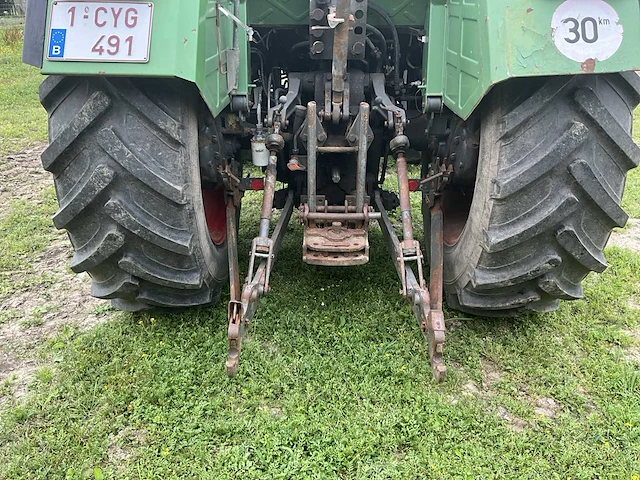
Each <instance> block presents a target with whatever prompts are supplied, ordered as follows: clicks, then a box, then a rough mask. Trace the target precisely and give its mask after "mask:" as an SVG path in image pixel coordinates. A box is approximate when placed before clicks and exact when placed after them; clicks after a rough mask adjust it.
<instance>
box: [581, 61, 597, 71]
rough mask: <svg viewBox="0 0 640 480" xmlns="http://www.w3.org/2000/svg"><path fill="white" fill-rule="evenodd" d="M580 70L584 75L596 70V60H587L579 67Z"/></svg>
mask: <svg viewBox="0 0 640 480" xmlns="http://www.w3.org/2000/svg"><path fill="white" fill-rule="evenodd" d="M580 69H581V70H582V71H583V72H585V73H593V72H594V71H595V69H596V59H595V58H587V59H586V60H585V61H584V62H582V64H581V65H580Z"/></svg>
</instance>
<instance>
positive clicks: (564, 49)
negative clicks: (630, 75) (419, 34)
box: [423, 0, 640, 119]
mask: <svg viewBox="0 0 640 480" xmlns="http://www.w3.org/2000/svg"><path fill="white" fill-rule="evenodd" d="M639 8H640V7H639V3H638V2H630V1H627V0H607V1H604V0H567V1H561V0H556V1H546V0H545V1H535V0H449V1H446V0H435V1H432V2H431V6H430V11H429V16H428V26H429V28H428V42H427V46H426V48H425V49H424V55H425V58H424V64H423V65H424V76H425V84H424V88H425V96H426V97H443V98H444V104H445V105H446V106H447V107H448V108H449V109H451V110H452V111H453V112H454V113H456V114H457V115H458V116H460V117H462V118H465V119H466V118H468V117H469V115H471V113H472V112H473V111H474V109H475V108H476V106H477V105H478V104H479V103H480V101H481V100H482V98H483V97H484V96H485V95H486V94H487V93H488V92H489V90H490V89H491V87H492V86H493V85H496V84H497V83H500V82H502V81H504V80H507V79H510V78H516V77H532V76H557V75H576V74H589V73H608V72H612V73H613V72H623V71H628V70H638V69H640V50H639V47H640V10H639ZM425 104H426V102H425Z"/></svg>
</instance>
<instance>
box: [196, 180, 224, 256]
mask: <svg viewBox="0 0 640 480" xmlns="http://www.w3.org/2000/svg"><path fill="white" fill-rule="evenodd" d="M202 203H203V206H204V215H205V218H206V220H207V229H208V230H209V236H210V237H211V241H212V242H213V243H214V245H221V244H222V243H224V241H225V239H226V238H227V209H226V205H225V203H224V190H222V189H221V188H219V189H216V190H211V189H205V188H203V189H202Z"/></svg>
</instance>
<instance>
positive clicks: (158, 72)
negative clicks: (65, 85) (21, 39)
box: [23, 0, 249, 115]
mask: <svg viewBox="0 0 640 480" xmlns="http://www.w3.org/2000/svg"><path fill="white" fill-rule="evenodd" d="M81 3H82V2H65V1H58V0H30V3H29V9H28V13H27V22H26V30H25V50H24V52H23V60H24V61H25V62H26V63H30V64H32V65H36V66H40V67H41V72H42V73H43V74H46V75H83V76H98V75H108V76H124V77H148V78H162V77H166V78H173V77H177V78H182V79H184V80H187V81H189V82H192V83H194V84H196V85H197V87H198V89H199V90H200V93H201V95H202V98H203V99H204V100H205V102H206V103H207V106H208V107H209V109H210V110H211V112H212V114H213V115H217V114H218V113H220V112H221V111H222V110H223V109H224V108H225V107H226V106H227V105H229V103H230V102H231V99H232V97H233V96H238V97H240V98H246V96H247V93H248V88H249V86H248V84H249V81H248V76H249V75H248V71H247V63H248V48H249V42H248V41H247V34H246V32H245V31H244V30H243V29H242V28H241V27H239V26H238V25H239V23H240V22H244V20H245V19H246V2H236V3H235V4H234V2H233V1H229V0H220V1H211V0H194V1H181V2H176V1H173V0H153V1H152V2H136V1H133V2H127V3H129V4H135V3H140V4H143V5H151V6H152V13H151V17H152V27H151V29H150V33H149V35H150V37H149V49H148V57H147V58H146V59H145V60H144V61H134V62H127V61H117V62H116V61H113V60H111V61H109V60H110V58H109V53H108V51H109V50H111V51H113V47H110V46H109V44H108V40H109V39H108V38H104V39H103V40H102V42H100V44H98V43H97V42H98V39H99V38H100V35H99V29H94V30H95V31H92V32H91V33H89V34H88V35H87V38H83V41H86V42H91V43H95V45H96V47H95V48H97V49H99V48H101V47H102V48H104V53H103V54H102V55H101V57H100V58H104V60H105V61H96V59H95V58H94V59H93V61H74V60H66V59H64V57H62V58H54V57H52V56H51V55H50V54H51V53H52V52H50V47H51V42H52V35H53V33H52V29H53V28H55V27H58V28H59V27H60V26H61V25H60V24H59V23H57V24H56V25H51V21H52V20H51V19H52V11H53V8H54V6H55V8H56V9H58V10H62V13H64V14H66V15H68V21H71V13H70V12H68V11H69V9H70V8H72V7H73V6H76V7H78V8H86V7H82V5H81ZM125 5H126V4H125ZM88 8H89V12H88V15H89V16H90V20H92V21H97V22H98V23H102V22H105V21H107V20H111V17H110V15H112V13H111V12H106V13H105V12H102V11H101V12H97V13H96V11H95V8H96V7H95V6H91V7H88ZM45 9H46V13H45ZM223 12H226V13H227V15H225V14H224V13H223ZM76 15H77V16H78V17H80V16H81V15H82V12H80V11H79V12H78V13H76ZM121 15H122V17H121V18H120V19H119V20H120V22H122V21H123V18H124V17H123V16H124V12H123V13H121ZM233 17H235V19H234V18H233ZM238 21H239V22H238ZM62 26H63V27H64V26H65V25H62ZM43 32H44V37H43V36H42V33H43ZM144 33H145V34H146V32H144ZM136 34H138V32H136ZM234 36H237V42H236V43H235V44H234V38H235V37H234ZM89 37H91V38H89ZM69 40H71V39H69ZM138 40H146V39H138V38H135V40H134V41H138ZM121 42H122V45H121V47H122V48H126V47H127V46H128V44H125V43H124V38H123V39H121ZM114 44H115V42H114ZM68 47H69V46H68V45H67V49H68Z"/></svg>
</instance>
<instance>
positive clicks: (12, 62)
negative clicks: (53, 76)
mask: <svg viewBox="0 0 640 480" xmlns="http://www.w3.org/2000/svg"><path fill="white" fill-rule="evenodd" d="M20 33H21V31H20V30H18V29H16V28H15V27H5V28H3V27H2V25H0V156H2V155H5V154H7V153H10V152H15V151H17V150H20V149H22V148H24V147H26V146H27V145H29V144H30V143H33V142H35V141H38V140H40V141H43V140H46V139H47V114H46V112H45V111H44V109H43V108H42V107H41V106H40V102H39V100H38V93H37V92H38V85H40V82H41V81H42V78H41V77H40V75H39V74H38V69H37V68H34V67H31V66H29V65H24V64H23V63H22V62H21V60H20V55H21V53H22V39H21V36H20Z"/></svg>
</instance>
